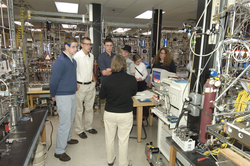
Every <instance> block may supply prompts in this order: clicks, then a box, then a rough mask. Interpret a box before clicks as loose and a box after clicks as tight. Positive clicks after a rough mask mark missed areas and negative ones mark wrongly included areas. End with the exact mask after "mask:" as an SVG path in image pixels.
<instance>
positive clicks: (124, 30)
mask: <svg viewBox="0 0 250 166" xmlns="http://www.w3.org/2000/svg"><path fill="white" fill-rule="evenodd" d="M130 29H131V28H117V29H115V30H113V32H117V33H123V32H126V31H129V30H130Z"/></svg>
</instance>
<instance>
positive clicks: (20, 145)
mask: <svg viewBox="0 0 250 166" xmlns="http://www.w3.org/2000/svg"><path fill="white" fill-rule="evenodd" d="M47 113H48V111H47V109H38V108H36V109H34V110H33V112H31V113H30V114H29V115H30V116H31V117H32V119H31V120H28V121H20V122H19V123H18V124H17V126H15V127H14V129H13V130H12V131H11V132H10V133H9V134H8V135H7V136H6V137H5V138H4V139H3V140H1V142H0V152H1V153H3V151H5V150H6V144H5V141H6V139H11V138H13V139H14V140H15V139H18V141H13V143H12V144H10V149H11V150H10V151H9V155H3V156H2V157H1V159H0V165H2V166H4V165H6V166H7V165H9V166H29V165H30V164H31V162H32V160H33V159H34V155H35V151H36V147H37V145H38V142H39V137H40V135H41V134H42V133H43V132H45V130H44V126H45V120H46V117H47ZM0 156H1V155H0Z"/></svg>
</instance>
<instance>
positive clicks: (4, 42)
mask: <svg viewBox="0 0 250 166" xmlns="http://www.w3.org/2000/svg"><path fill="white" fill-rule="evenodd" d="M1 3H2V1H1ZM1 20H2V26H3V27H4V21H3V7H2V4H1ZM3 45H4V48H6V41H5V32H4V29H3Z"/></svg>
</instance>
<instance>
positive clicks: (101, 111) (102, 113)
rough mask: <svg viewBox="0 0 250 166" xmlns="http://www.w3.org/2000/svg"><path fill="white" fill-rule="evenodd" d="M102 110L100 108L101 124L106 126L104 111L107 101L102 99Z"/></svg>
mask: <svg viewBox="0 0 250 166" xmlns="http://www.w3.org/2000/svg"><path fill="white" fill-rule="evenodd" d="M100 101H101V108H100V113H101V123H102V125H103V124H104V120H103V116H104V110H105V105H106V99H101V100H100Z"/></svg>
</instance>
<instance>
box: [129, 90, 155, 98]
mask: <svg viewBox="0 0 250 166" xmlns="http://www.w3.org/2000/svg"><path fill="white" fill-rule="evenodd" d="M153 95H155V94H154V93H153V92H150V91H148V90H145V91H142V92H137V93H136V95H135V96H133V97H134V98H135V99H150V98H152V97H153Z"/></svg>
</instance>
